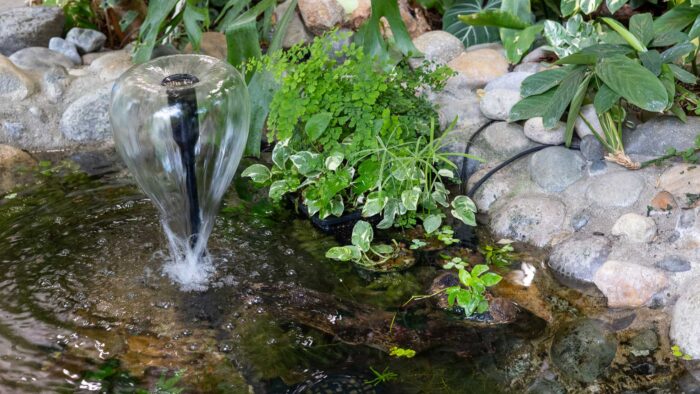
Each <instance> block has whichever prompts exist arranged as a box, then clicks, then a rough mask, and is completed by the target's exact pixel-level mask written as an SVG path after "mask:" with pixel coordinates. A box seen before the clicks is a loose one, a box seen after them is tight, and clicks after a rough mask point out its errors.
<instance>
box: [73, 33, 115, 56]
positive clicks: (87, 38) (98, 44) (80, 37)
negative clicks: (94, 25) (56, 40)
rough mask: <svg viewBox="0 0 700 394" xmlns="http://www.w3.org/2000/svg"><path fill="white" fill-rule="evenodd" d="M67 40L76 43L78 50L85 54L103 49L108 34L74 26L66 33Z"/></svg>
mask: <svg viewBox="0 0 700 394" xmlns="http://www.w3.org/2000/svg"><path fill="white" fill-rule="evenodd" d="M66 41H68V42H70V43H72V44H73V45H75V47H76V48H77V49H78V52H80V53H81V54H84V53H90V52H97V51H99V50H100V49H102V46H103V45H104V44H105V42H106V41H107V36H105V35H104V34H103V33H102V32H99V31H97V30H92V29H83V28H80V27H74V28H72V29H70V30H69V31H68V34H66Z"/></svg>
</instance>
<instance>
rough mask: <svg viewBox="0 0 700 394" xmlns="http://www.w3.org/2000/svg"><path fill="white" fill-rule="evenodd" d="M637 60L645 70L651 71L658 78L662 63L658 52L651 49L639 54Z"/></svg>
mask: <svg viewBox="0 0 700 394" xmlns="http://www.w3.org/2000/svg"><path fill="white" fill-rule="evenodd" d="M639 60H641V61H642V64H643V65H644V67H646V68H647V70H649V71H651V72H652V74H654V75H656V76H657V77H658V76H659V74H660V73H661V64H662V63H663V62H664V61H663V59H662V58H661V54H660V53H659V51H657V50H655V49H652V50H650V51H646V52H640V53H639Z"/></svg>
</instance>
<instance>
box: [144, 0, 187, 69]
mask: <svg viewBox="0 0 700 394" xmlns="http://www.w3.org/2000/svg"><path fill="white" fill-rule="evenodd" d="M177 3H179V1H178V0H162V1H152V2H149V3H148V10H147V11H146V19H144V21H143V23H142V24H141V28H140V30H139V45H137V46H136V52H135V53H134V63H145V62H147V61H149V60H150V59H151V53H153V47H155V45H156V42H157V41H158V36H159V35H160V32H161V30H160V29H161V25H163V24H164V23H165V21H166V18H167V17H168V15H170V13H171V12H172V11H173V9H175V5H177Z"/></svg>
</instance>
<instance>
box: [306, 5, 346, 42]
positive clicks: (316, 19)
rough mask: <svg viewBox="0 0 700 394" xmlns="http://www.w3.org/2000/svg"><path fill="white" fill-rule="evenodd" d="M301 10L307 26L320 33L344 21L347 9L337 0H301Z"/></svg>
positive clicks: (315, 32) (317, 33) (310, 29)
mask: <svg viewBox="0 0 700 394" xmlns="http://www.w3.org/2000/svg"><path fill="white" fill-rule="evenodd" d="M298 4H299V12H300V13H301V17H302V19H303V20H304V23H305V24H306V27H307V28H308V29H309V31H311V32H312V33H313V34H316V35H320V34H323V33H324V32H326V31H328V30H330V29H332V28H333V27H335V26H336V25H337V24H339V23H341V22H342V21H343V15H344V14H345V10H344V9H343V6H342V5H340V3H338V1H336V0H299V3H298Z"/></svg>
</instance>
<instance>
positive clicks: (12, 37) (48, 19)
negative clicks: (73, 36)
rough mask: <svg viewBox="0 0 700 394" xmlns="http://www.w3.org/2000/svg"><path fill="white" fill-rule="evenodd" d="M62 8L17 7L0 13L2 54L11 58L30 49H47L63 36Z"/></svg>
mask: <svg viewBox="0 0 700 394" xmlns="http://www.w3.org/2000/svg"><path fill="white" fill-rule="evenodd" d="M65 20H66V18H65V16H64V14H63V9H61V8H60V7H41V6H40V7H16V8H11V9H9V10H4V11H0V54H2V55H4V56H10V55H12V54H13V53H15V52H17V51H19V50H20V49H24V48H28V47H46V46H48V45H49V40H50V39H51V37H55V36H60V35H61V34H63V26H64V24H65Z"/></svg>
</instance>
